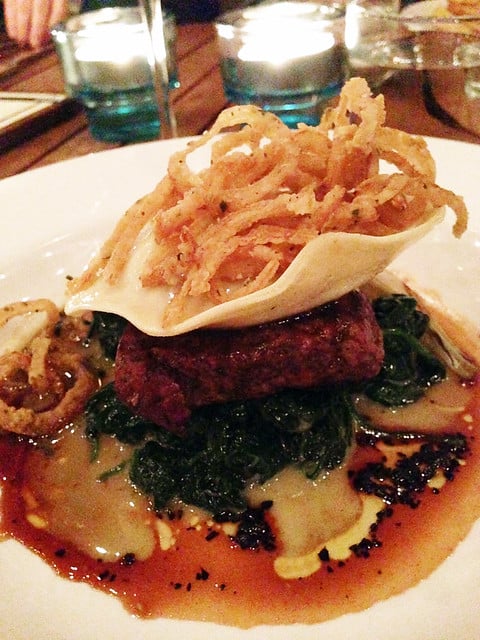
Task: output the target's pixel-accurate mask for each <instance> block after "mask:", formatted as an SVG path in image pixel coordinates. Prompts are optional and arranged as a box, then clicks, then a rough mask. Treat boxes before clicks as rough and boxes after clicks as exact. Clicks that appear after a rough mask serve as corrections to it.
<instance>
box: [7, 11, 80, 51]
mask: <svg viewBox="0 0 480 640" xmlns="http://www.w3.org/2000/svg"><path fill="white" fill-rule="evenodd" d="M3 5H4V12H5V25H6V28H7V34H8V35H9V37H10V38H12V40H16V41H17V42H18V43H19V44H21V45H29V46H31V47H33V48H35V49H37V48H39V47H41V46H42V45H44V44H46V43H47V42H48V40H49V37H50V33H49V28H50V27H51V26H52V25H54V24H55V23H56V22H59V21H60V20H63V19H64V18H65V17H66V16H67V13H68V0H4V1H3Z"/></svg>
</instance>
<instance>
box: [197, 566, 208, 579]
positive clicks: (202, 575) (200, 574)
mask: <svg viewBox="0 0 480 640" xmlns="http://www.w3.org/2000/svg"><path fill="white" fill-rule="evenodd" d="M209 577H210V573H209V572H208V571H207V570H206V569H204V568H203V567H201V568H200V571H198V572H197V575H196V576H195V579H196V580H201V581H206V580H208V579H209Z"/></svg>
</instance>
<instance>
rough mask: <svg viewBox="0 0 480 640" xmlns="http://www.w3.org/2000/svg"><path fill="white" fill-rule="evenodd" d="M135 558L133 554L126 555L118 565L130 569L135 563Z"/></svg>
mask: <svg viewBox="0 0 480 640" xmlns="http://www.w3.org/2000/svg"><path fill="white" fill-rule="evenodd" d="M136 560H137V559H136V557H135V554H134V553H126V554H125V555H124V556H123V558H122V559H121V560H120V564H121V565H123V566H124V567H131V566H132V565H133V564H135V562H136Z"/></svg>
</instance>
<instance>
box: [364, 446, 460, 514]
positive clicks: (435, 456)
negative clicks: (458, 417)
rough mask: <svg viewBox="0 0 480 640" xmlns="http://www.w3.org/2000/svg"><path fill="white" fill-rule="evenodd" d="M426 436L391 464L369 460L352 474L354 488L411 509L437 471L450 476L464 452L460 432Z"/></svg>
mask: <svg viewBox="0 0 480 640" xmlns="http://www.w3.org/2000/svg"><path fill="white" fill-rule="evenodd" d="M425 437H426V441H425V442H424V443H423V444H422V445H421V446H420V448H419V449H418V451H415V452H414V453H413V454H412V455H410V456H407V455H403V454H402V455H399V457H398V460H397V462H396V464H395V465H394V466H393V467H391V466H388V465H387V464H386V463H385V461H381V462H370V463H368V464H367V465H365V466H364V467H362V468H361V469H359V470H358V471H354V472H353V474H352V482H353V486H354V487H355V489H356V490H357V491H362V492H363V493H367V494H370V495H376V496H378V497H379V498H381V499H382V500H383V501H384V502H385V503H386V504H389V505H393V504H404V505H408V506H410V507H411V508H413V509H415V508H416V507H418V505H419V502H420V500H419V494H420V493H422V492H423V491H424V490H425V488H426V486H427V484H428V482H429V480H431V479H432V478H433V477H434V476H435V474H436V473H437V472H441V473H443V475H444V477H445V478H446V480H449V481H451V480H453V478H454V476H455V473H456V471H457V470H458V468H459V466H460V460H461V459H463V458H465V457H466V455H467V454H468V451H469V447H468V443H467V438H466V437H465V436H464V435H462V434H448V435H443V436H442V437H438V436H434V437H433V436H432V437H431V438H429V437H428V436H425Z"/></svg>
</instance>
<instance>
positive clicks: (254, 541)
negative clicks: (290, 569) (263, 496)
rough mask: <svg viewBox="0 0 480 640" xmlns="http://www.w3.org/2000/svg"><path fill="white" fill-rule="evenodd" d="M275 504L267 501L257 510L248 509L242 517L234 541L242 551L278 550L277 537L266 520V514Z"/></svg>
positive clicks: (233, 537)
mask: <svg viewBox="0 0 480 640" xmlns="http://www.w3.org/2000/svg"><path fill="white" fill-rule="evenodd" d="M272 505H273V502H272V501H271V500H266V501H265V502H262V504H261V505H260V507H258V508H256V509H246V510H245V511H244V512H243V513H242V514H241V516H240V520H239V524H238V530H237V533H236V534H235V535H234V536H232V540H233V541H234V542H235V543H236V544H238V546H239V547H240V548H241V549H252V550H255V549H260V548H262V549H265V551H274V550H275V549H276V541H275V535H274V533H273V531H272V529H271V527H270V525H269V523H268V522H267V521H266V519H265V513H266V512H267V511H268V510H269V509H271V508H272Z"/></svg>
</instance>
